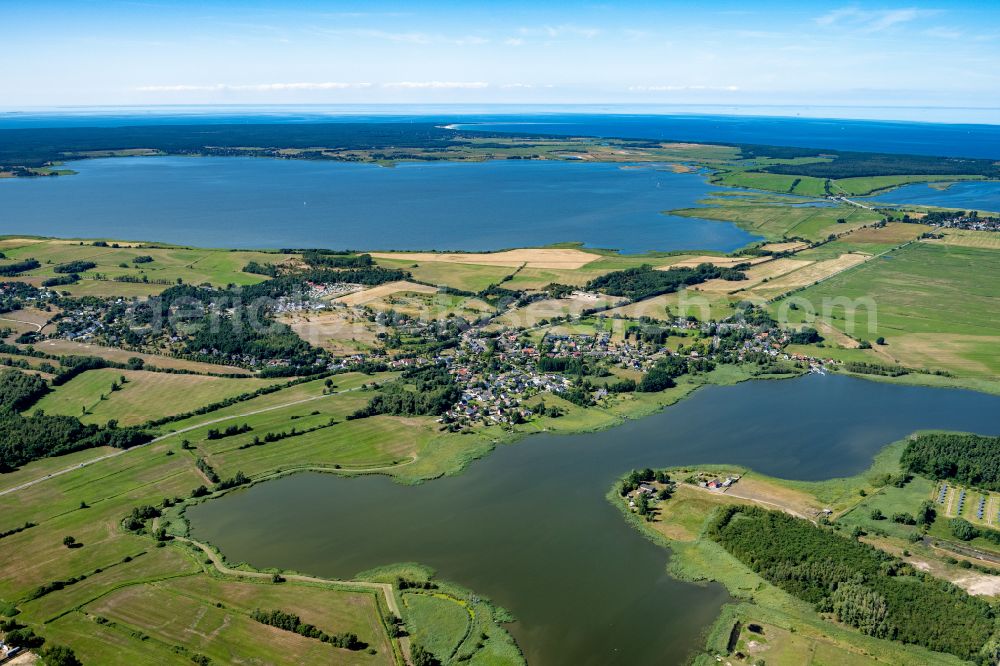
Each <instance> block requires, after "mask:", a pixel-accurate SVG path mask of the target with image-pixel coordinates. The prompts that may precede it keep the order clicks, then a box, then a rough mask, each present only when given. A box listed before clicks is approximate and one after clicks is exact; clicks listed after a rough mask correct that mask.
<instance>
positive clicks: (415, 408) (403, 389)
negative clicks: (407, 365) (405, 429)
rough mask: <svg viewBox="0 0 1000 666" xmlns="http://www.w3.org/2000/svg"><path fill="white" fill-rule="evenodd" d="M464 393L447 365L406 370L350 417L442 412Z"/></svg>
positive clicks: (434, 413)
mask: <svg viewBox="0 0 1000 666" xmlns="http://www.w3.org/2000/svg"><path fill="white" fill-rule="evenodd" d="M461 396H462V390H461V389H460V388H459V387H458V384H456V383H455V379H454V378H453V377H452V376H451V375H450V374H449V373H448V370H447V369H446V368H445V367H444V366H441V365H432V366H428V367H425V368H414V369H410V370H406V371H404V372H403V374H402V376H401V377H400V378H399V379H397V380H395V381H392V382H388V383H386V384H383V385H382V386H381V388H380V389H379V393H378V395H376V396H375V397H373V398H372V399H371V400H370V401H369V402H368V404H367V405H366V406H364V407H362V408H361V409H359V410H357V411H356V412H354V413H353V414H351V415H350V416H348V418H349V419H363V418H367V417H369V416H375V415H377V414H393V415H396V416H418V415H426V414H431V415H440V414H443V413H445V412H446V411H448V409H449V408H450V407H451V406H452V405H454V404H455V403H456V402H457V401H458V399H459V398H460V397H461Z"/></svg>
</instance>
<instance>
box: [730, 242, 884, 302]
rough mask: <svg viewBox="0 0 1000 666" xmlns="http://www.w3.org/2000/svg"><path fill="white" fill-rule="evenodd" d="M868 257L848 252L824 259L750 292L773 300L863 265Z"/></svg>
mask: <svg viewBox="0 0 1000 666" xmlns="http://www.w3.org/2000/svg"><path fill="white" fill-rule="evenodd" d="M869 258H870V256H869V255H867V254H856V253H853V252H849V253H847V254H842V255H840V256H839V257H837V258H836V259H826V260H824V261H817V262H815V263H812V264H810V265H809V266H805V267H803V268H800V269H799V270H796V271H792V272H791V273H788V274H786V275H782V276H781V277H779V278H776V279H774V280H771V281H769V282H766V283H764V284H760V285H758V286H756V287H754V288H752V289H751V290H750V291H751V292H752V293H753V294H755V295H758V296H761V297H762V298H774V297H775V296H779V295H781V294H783V293H785V292H786V291H790V290H792V289H797V288H798V287H807V286H809V285H811V284H814V283H816V282H819V281H820V280H825V279H826V278H828V277H830V276H832V275H836V274H837V273H840V272H841V271H845V270H847V269H848V268H853V267H854V266H857V265H858V264H862V263H864V262H865V261H866V260H867V259H869Z"/></svg>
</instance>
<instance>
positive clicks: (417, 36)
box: [333, 30, 434, 44]
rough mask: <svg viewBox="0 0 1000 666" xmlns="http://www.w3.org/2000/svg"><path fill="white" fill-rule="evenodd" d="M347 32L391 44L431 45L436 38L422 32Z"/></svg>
mask: <svg viewBox="0 0 1000 666" xmlns="http://www.w3.org/2000/svg"><path fill="white" fill-rule="evenodd" d="M333 32H343V31H333ZM346 32H347V33H349V34H352V35H356V36H358V37H368V38H371V39H384V40H386V41H389V42H402V43H405V44H430V43H431V42H433V41H434V37H432V36H431V35H428V34H425V33H422V32H387V31H385V30H348V31H346Z"/></svg>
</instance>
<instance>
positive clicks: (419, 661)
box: [410, 643, 441, 666]
mask: <svg viewBox="0 0 1000 666" xmlns="http://www.w3.org/2000/svg"><path fill="white" fill-rule="evenodd" d="M410 660H411V661H412V662H413V666H441V660H440V659H438V658H437V657H435V656H434V653H433V652H431V651H430V650H428V649H427V648H425V647H424V646H423V645H420V644H419V643H413V644H412V645H411V646H410Z"/></svg>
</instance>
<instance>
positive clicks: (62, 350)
mask: <svg viewBox="0 0 1000 666" xmlns="http://www.w3.org/2000/svg"><path fill="white" fill-rule="evenodd" d="M34 348H35V349H37V350H38V351H40V352H44V353H46V354H52V355H54V356H98V357H100V358H103V359H106V360H108V361H112V362H114V363H127V362H128V361H129V359H133V358H139V359H142V362H143V363H144V364H145V365H147V366H153V367H155V368H170V369H173V370H188V371H191V372H198V373H203V374H226V375H230V374H236V375H251V374H252V373H251V372H250V371H249V370H246V369H244V368H238V367H236V366H234V365H219V364H216V363H204V362H201V361H190V360H188V359H183V358H175V357H173V356H160V355H159V354H146V353H143V352H132V351H126V350H124V349H118V348H116V347H104V346H101V345H95V344H90V343H86V342H73V341H71V340H64V339H52V340H42V341H40V342H37V343H35V344H34Z"/></svg>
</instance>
